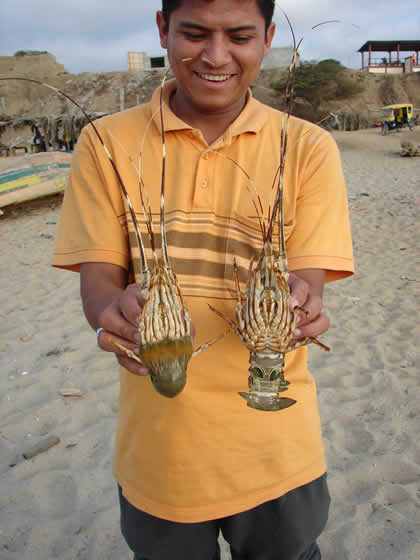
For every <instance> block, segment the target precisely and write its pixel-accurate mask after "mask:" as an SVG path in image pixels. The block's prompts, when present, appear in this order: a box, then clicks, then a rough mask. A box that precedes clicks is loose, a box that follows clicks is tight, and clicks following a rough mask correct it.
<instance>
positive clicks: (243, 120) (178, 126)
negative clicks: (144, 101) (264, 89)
mask: <svg viewBox="0 0 420 560" xmlns="http://www.w3.org/2000/svg"><path fill="white" fill-rule="evenodd" d="M175 89H176V80H175V79H173V80H169V81H168V82H166V84H165V85H164V87H163V93H162V110H163V123H164V128H165V132H170V131H176V130H192V128H193V127H192V126H190V125H189V124H187V123H186V122H184V121H183V120H181V119H180V118H179V117H177V116H176V115H175V113H174V112H173V111H172V109H171V107H170V103H169V100H170V97H171V95H172V93H173V92H174V91H175ZM160 95H161V88H160V87H159V88H157V89H156V90H155V91H154V93H153V95H152V100H151V108H152V119H153V121H154V123H155V125H156V126H157V128H158V130H159V132H161V120H160ZM267 119H268V109H267V107H266V106H265V105H263V104H262V103H260V102H259V101H257V100H256V99H254V97H253V96H252V92H251V90H250V89H249V90H248V97H247V102H246V104H245V107H244V108H243V110H242V111H241V112H240V114H239V115H238V116H237V118H236V119H235V120H234V121H233V123H232V124H231V125H230V126H229V127H228V128H227V130H226V131H225V133H224V137H225V140H226V139H227V138H232V137H234V136H239V135H240V134H243V133H246V132H252V133H255V134H256V133H257V132H259V131H260V130H261V129H262V128H263V126H264V124H265V123H266V121H267Z"/></svg>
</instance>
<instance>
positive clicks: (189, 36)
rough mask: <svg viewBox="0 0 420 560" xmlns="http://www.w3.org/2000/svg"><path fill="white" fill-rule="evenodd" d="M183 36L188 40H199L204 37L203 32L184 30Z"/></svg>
mask: <svg viewBox="0 0 420 560" xmlns="http://www.w3.org/2000/svg"><path fill="white" fill-rule="evenodd" d="M184 37H185V38H186V39H188V40H189V41H201V39H203V38H204V34H203V33H190V32H189V31H184Z"/></svg>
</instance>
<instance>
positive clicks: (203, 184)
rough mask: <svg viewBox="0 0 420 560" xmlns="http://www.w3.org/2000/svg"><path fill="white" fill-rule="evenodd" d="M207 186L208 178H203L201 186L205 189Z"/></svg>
mask: <svg viewBox="0 0 420 560" xmlns="http://www.w3.org/2000/svg"><path fill="white" fill-rule="evenodd" d="M206 187H207V181H206V179H203V180H202V181H201V188H203V189H205V188H206Z"/></svg>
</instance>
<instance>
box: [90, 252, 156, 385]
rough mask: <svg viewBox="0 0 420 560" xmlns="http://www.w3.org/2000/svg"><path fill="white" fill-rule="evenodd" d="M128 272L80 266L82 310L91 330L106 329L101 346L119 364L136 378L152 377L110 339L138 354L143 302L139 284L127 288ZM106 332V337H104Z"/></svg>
mask: <svg viewBox="0 0 420 560" xmlns="http://www.w3.org/2000/svg"><path fill="white" fill-rule="evenodd" d="M126 282H127V273H126V271H125V269H123V268H121V267H119V266H117V265H113V264H108V263H93V262H90V263H83V264H81V265H80V293H81V297H82V302H83V309H84V311H85V315H86V317H87V320H88V321H89V323H90V325H91V326H92V328H94V329H95V330H97V329H98V328H103V329H104V332H102V333H101V334H100V335H99V337H98V346H99V347H100V348H101V349H102V350H105V351H106V352H113V353H114V354H115V355H116V357H117V360H118V362H119V363H120V364H121V365H122V366H123V367H124V368H126V369H128V370H129V371H130V372H131V373H134V374H135V375H149V370H148V369H147V368H146V367H145V366H144V365H142V364H140V363H138V362H137V361H136V360H134V359H132V358H129V357H128V356H127V354H125V353H124V351H123V350H122V349H120V348H118V347H117V346H116V345H115V344H113V343H112V342H111V341H110V340H109V339H112V340H114V341H115V342H117V343H118V344H120V345H121V346H123V347H124V348H127V349H128V350H131V351H134V352H135V353H137V351H138V348H139V345H140V334H139V332H138V329H137V327H138V324H139V317H140V314H141V312H142V308H143V301H142V299H141V297H140V294H139V293H138V286H137V284H129V285H128V286H127V285H126ZM104 333H105V335H106V337H105V336H104Z"/></svg>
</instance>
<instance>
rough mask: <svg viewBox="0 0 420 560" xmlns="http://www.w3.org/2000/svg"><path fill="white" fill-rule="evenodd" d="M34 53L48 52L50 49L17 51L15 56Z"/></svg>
mask: <svg viewBox="0 0 420 560" xmlns="http://www.w3.org/2000/svg"><path fill="white" fill-rule="evenodd" d="M32 54H48V51H16V52H15V54H14V55H13V56H26V55H32Z"/></svg>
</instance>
